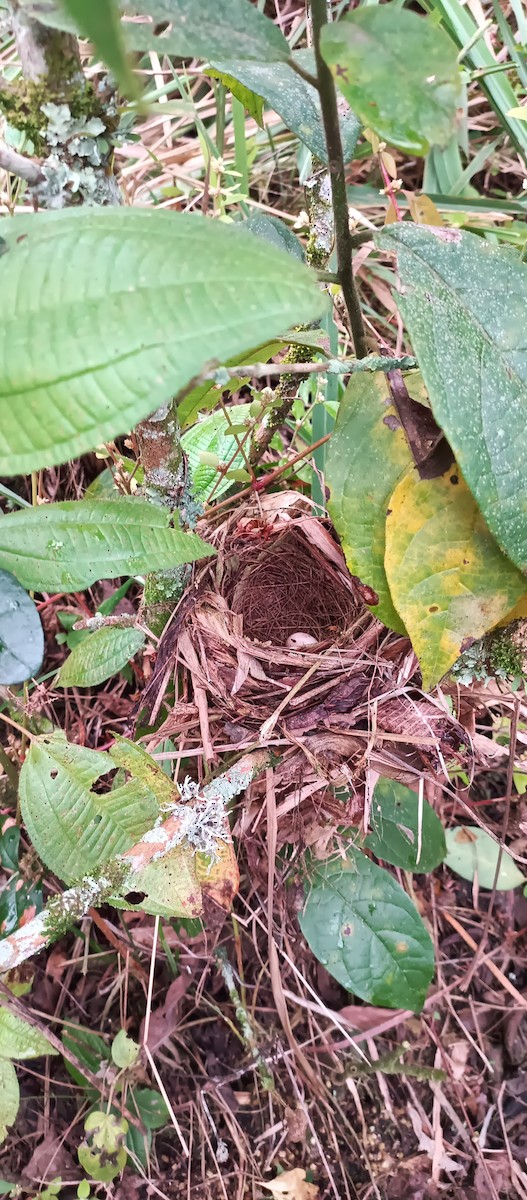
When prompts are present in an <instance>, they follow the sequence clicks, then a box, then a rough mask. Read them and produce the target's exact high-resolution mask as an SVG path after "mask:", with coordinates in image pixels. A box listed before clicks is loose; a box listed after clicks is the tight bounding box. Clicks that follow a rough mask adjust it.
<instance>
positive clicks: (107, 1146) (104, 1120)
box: [77, 1112, 128, 1183]
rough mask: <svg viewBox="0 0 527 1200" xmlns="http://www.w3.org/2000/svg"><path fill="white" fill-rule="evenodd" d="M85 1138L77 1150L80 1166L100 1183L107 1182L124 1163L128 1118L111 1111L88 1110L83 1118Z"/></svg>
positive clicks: (118, 1171) (117, 1173)
mask: <svg viewBox="0 0 527 1200" xmlns="http://www.w3.org/2000/svg"><path fill="white" fill-rule="evenodd" d="M84 1129H85V1131H86V1134H87V1135H88V1136H87V1137H86V1140H85V1141H84V1142H81V1144H80V1146H79V1148H78V1150H77V1154H78V1156H79V1162H80V1164H81V1167H83V1168H84V1170H85V1171H86V1172H87V1174H88V1175H91V1177H92V1179H96V1180H97V1181H98V1182H100V1183H110V1182H111V1180H112V1179H116V1177H117V1175H120V1173H121V1171H122V1170H123V1168H124V1167H125V1166H126V1160H127V1157H128V1156H127V1153H126V1148H125V1145H124V1143H125V1139H126V1134H127V1133H128V1121H125V1120H124V1117H117V1116H116V1115H115V1113H112V1112H91V1113H90V1114H89V1116H88V1117H87V1118H86V1120H85V1122H84Z"/></svg>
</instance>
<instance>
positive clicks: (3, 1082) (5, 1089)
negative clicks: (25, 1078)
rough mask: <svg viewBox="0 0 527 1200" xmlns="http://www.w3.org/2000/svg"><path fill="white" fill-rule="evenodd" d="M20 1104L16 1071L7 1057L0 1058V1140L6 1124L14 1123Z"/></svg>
mask: <svg viewBox="0 0 527 1200" xmlns="http://www.w3.org/2000/svg"><path fill="white" fill-rule="evenodd" d="M19 1106H20V1088H19V1086H18V1079H17V1077H16V1071H15V1068H14V1066H13V1064H12V1062H9V1059H8V1058H0V1142H5V1139H6V1137H7V1133H8V1126H9V1125H14V1123H15V1121H16V1118H17V1115H18V1109H19Z"/></svg>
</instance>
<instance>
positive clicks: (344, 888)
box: [299, 849, 434, 1012]
mask: <svg viewBox="0 0 527 1200" xmlns="http://www.w3.org/2000/svg"><path fill="white" fill-rule="evenodd" d="M299 920H300V927H301V929H302V933H303V934H304V937H305V938H306V939H307V941H308V942H309V945H310V947H311V949H312V951H313V953H314V954H315V955H316V957H317V958H318V960H319V962H321V963H322V964H323V966H325V967H326V969H327V970H328V971H329V972H330V974H331V975H334V977H335V979H338V981H339V983H341V984H342V985H343V986H344V987H346V988H349V990H350V991H352V992H354V993H355V995H357V996H360V997H361V999H362V1000H366V1001H368V1003H370V1004H379V1005H386V1006H387V1007H388V1008H411V1009H412V1010H413V1011H414V1012H420V1010H421V1009H422V1007H423V1004H424V1001H425V998H426V991H427V988H428V984H429V983H430V980H431V978H432V974H433V970H434V950H433V946H432V942H431V940H430V937H429V935H428V933H427V931H426V929H425V926H424V924H423V922H422V920H421V918H420V916H419V914H418V912H417V911H416V909H415V908H414V906H413V904H412V902H411V900H410V899H409V897H408V896H407V895H406V892H403V889H402V888H401V887H399V884H398V883H396V881H395V879H393V878H392V876H391V875H389V874H388V872H387V871H383V870H382V869H381V867H378V866H376V865H375V863H372V862H371V861H370V859H369V858H366V856H365V855H364V854H361V853H360V852H358V851H354V850H353V849H349V850H348V853H347V857H346V858H345V859H336V860H335V859H333V860H331V861H329V862H326V863H323V864H321V865H320V866H317V871H316V875H315V876H314V878H313V879H312V880H311V881H310V882H309V884H308V885H307V901H306V905H305V908H304V911H303V913H301V915H300V917H299Z"/></svg>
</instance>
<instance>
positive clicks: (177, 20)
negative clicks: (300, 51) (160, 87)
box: [122, 0, 289, 62]
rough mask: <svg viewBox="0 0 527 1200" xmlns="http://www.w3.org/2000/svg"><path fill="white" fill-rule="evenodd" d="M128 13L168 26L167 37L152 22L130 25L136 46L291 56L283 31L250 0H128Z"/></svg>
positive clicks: (184, 52) (202, 54)
mask: <svg viewBox="0 0 527 1200" xmlns="http://www.w3.org/2000/svg"><path fill="white" fill-rule="evenodd" d="M122 7H123V8H124V9H125V11H126V12H127V13H137V14H139V15H141V16H148V17H152V20H153V22H154V26H155V25H163V26H165V28H163V33H162V36H161V37H156V36H154V29H153V27H152V25H138V24H135V23H134V24H133V25H131V24H129V25H127V26H125V30H126V40H127V42H128V45H129V46H131V47H132V49H134V50H153V49H159V50H160V51H161V52H162V53H163V54H176V55H177V56H178V58H215V57H216V55H217V56H222V57H223V55H229V54H232V55H234V57H235V58H248V59H256V60H257V61H259V60H260V59H263V61H264V62H273V61H280V60H281V59H282V60H283V59H287V58H288V57H289V46H288V44H287V42H286V40H285V37H284V35H283V33H281V32H280V30H279V28H278V26H277V25H274V24H273V22H272V21H270V20H269V18H268V17H266V16H264V14H263V13H262V12H260V10H259V9H258V8H257V7H256V5H254V4H251V3H250V0H122Z"/></svg>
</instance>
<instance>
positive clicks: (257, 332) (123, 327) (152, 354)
mask: <svg viewBox="0 0 527 1200" xmlns="http://www.w3.org/2000/svg"><path fill="white" fill-rule="evenodd" d="M247 7H248V8H249V9H250V5H249V4H247ZM252 11H254V12H255V13H256V9H253V10H252ZM277 32H278V31H277ZM2 237H3V242H4V245H3V250H4V253H3V254H2V256H1V257H0V318H1V320H0V362H1V369H0V473H1V474H4V475H9V474H11V475H14V474H18V473H21V472H26V471H32V470H37V469H38V468H40V467H47V466H49V465H50V464H51V463H57V462H65V461H66V460H67V459H69V458H74V457H76V456H77V455H79V454H82V453H83V452H84V451H86V450H91V449H92V448H93V446H94V445H96V444H97V443H99V442H103V441H108V440H109V439H111V438H114V437H116V436H117V435H118V434H123V433H126V432H127V430H129V429H131V428H132V427H133V426H134V425H135V424H136V423H137V422H138V421H139V420H140V419H141V418H143V417H146V416H147V415H148V413H150V412H152V411H153V409H155V408H156V407H157V406H158V405H160V404H162V403H164V402H166V401H167V400H169V399H170V397H171V396H173V395H175V394H176V393H179V392H180V391H182V389H184V388H185V387H186V386H187V385H188V384H189V383H190V381H191V380H192V379H193V378H194V377H195V376H196V375H197V374H198V373H199V371H200V370H201V369H202V368H203V366H204V364H205V362H210V361H214V360H219V361H223V362H225V361H226V360H227V359H229V358H230V357H231V356H233V355H235V354H238V353H240V352H241V351H243V350H244V348H249V347H250V346H255V345H257V344H258V343H259V342H262V341H263V340H265V339H267V338H270V337H274V336H276V334H277V333H279V332H280V330H281V329H284V328H286V327H287V326H288V325H289V324H300V323H302V322H304V321H310V320H313V319H314V318H316V317H317V316H319V315H320V314H321V312H322V311H323V308H324V304H325V301H324V297H323V296H322V294H321V292H320V291H319V289H318V287H317V283H316V279H315V276H314V274H312V273H311V272H310V270H309V268H308V267H306V266H305V265H304V264H303V263H300V262H295V261H294V260H293V259H292V258H288V259H284V255H283V253H282V252H281V251H280V250H276V249H274V248H273V247H271V246H269V245H266V244H265V243H262V242H261V241H260V240H259V239H258V238H248V237H244V236H243V234H241V233H240V231H239V230H238V229H237V228H236V226H235V225H230V226H228V225H225V224H223V223H222V222H220V221H212V220H209V219H207V218H205V217H201V216H199V215H197V214H182V213H170V212H160V211H157V210H155V209H147V208H144V209H140V208H138V209H133V208H126V207H125V208H121V209H110V208H99V209H97V208H86V207H84V208H79V209H67V210H64V211H62V212H55V213H37V214H35V213H33V214H31V215H30V216H24V215H23V216H20V217H14V218H13V219H12V220H10V221H9V222H6V225H5V229H4V228H3V229H2ZM30 281H31V282H30ZM37 314H38V315H37Z"/></svg>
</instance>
